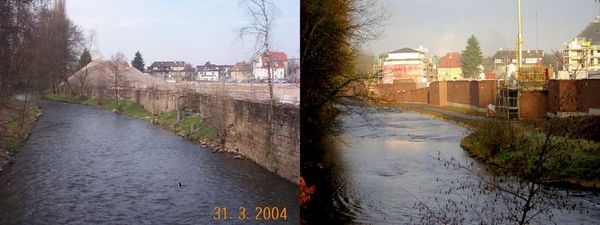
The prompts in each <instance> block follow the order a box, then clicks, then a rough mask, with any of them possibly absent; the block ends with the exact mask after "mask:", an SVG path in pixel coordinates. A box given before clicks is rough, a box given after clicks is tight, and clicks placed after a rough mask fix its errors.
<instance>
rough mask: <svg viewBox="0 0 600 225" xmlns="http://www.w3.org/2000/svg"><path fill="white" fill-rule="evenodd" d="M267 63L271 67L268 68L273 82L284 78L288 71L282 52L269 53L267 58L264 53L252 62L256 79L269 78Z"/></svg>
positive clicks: (285, 58)
mask: <svg viewBox="0 0 600 225" xmlns="http://www.w3.org/2000/svg"><path fill="white" fill-rule="evenodd" d="M267 62H268V64H270V65H271V66H270V68H271V72H272V74H273V79H274V80H277V79H284V78H285V76H286V75H287V74H286V72H287V70H288V68H287V67H288V62H287V55H286V54H285V53H283V52H269V57H267V54H266V53H263V54H261V55H260V56H259V57H258V58H257V59H256V60H255V61H254V64H253V73H254V77H255V78H256V79H259V80H262V79H268V78H269V73H268V71H269V67H268V66H267Z"/></svg>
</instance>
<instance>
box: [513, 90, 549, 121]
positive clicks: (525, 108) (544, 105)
mask: <svg viewBox="0 0 600 225" xmlns="http://www.w3.org/2000/svg"><path fill="white" fill-rule="evenodd" d="M519 106H520V107H519V117H520V118H526V119H532V118H544V117H546V112H547V111H548V91H522V92H520V96H519Z"/></svg>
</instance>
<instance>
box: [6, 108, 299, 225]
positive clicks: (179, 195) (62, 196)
mask: <svg viewBox="0 0 600 225" xmlns="http://www.w3.org/2000/svg"><path fill="white" fill-rule="evenodd" d="M38 103H39V104H40V105H41V106H42V108H43V110H44V114H43V116H42V117H41V118H40V120H39V121H38V124H37V125H36V127H35V128H34V130H33V133H32V134H31V136H30V138H29V140H28V141H27V142H26V143H25V144H24V145H23V146H22V147H21V149H20V151H19V152H18V153H17V154H16V155H15V157H14V164H13V165H12V166H9V167H8V168H6V170H5V171H3V172H2V173H1V174H0V224H209V223H213V222H214V221H213V216H214V212H215V211H214V210H215V209H214V207H228V208H229V215H228V216H229V217H232V220H230V221H227V222H224V221H221V222H224V223H225V224H235V223H236V222H237V219H238V218H237V217H238V209H239V207H245V208H247V214H248V217H249V218H250V219H251V222H252V223H253V224H254V223H256V221H254V219H255V212H254V211H255V207H257V206H261V207H265V206H269V207H278V208H279V209H283V207H286V210H287V215H286V216H287V218H286V221H287V222H288V223H289V224H298V221H299V210H300V209H299V206H298V200H297V199H298V187H297V185H295V184H292V183H291V182H289V181H287V180H285V179H283V178H280V177H278V176H276V175H274V174H272V173H270V172H268V171H267V170H266V169H264V168H262V167H260V166H258V165H257V164H256V163H254V162H252V161H249V160H237V159H234V158H233V156H231V155H227V154H214V153H211V151H209V150H207V149H203V148H201V147H200V146H198V145H196V144H193V143H190V142H188V141H186V140H185V139H183V138H181V137H179V136H176V135H174V134H173V133H171V132H169V131H167V130H164V129H161V128H159V127H156V126H154V125H151V124H148V123H146V122H143V121H140V120H136V119H131V118H128V117H125V116H122V115H118V114H115V113H112V112H108V111H103V110H99V109H96V108H94V107H89V106H83V105H75V104H65V103H55V102H47V101H39V102H38ZM180 184H181V186H180ZM279 221H281V218H279ZM258 223H265V224H271V223H273V221H258Z"/></svg>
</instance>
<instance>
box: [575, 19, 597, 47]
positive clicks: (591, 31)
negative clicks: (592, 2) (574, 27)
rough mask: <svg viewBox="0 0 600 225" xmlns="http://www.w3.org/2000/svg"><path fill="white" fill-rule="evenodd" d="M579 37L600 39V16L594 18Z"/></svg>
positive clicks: (591, 39) (593, 39) (594, 40)
mask: <svg viewBox="0 0 600 225" xmlns="http://www.w3.org/2000/svg"><path fill="white" fill-rule="evenodd" d="M577 37H581V38H585V39H586V40H589V41H593V42H596V41H600V16H598V17H596V18H594V20H593V21H592V22H591V23H589V24H588V25H587V26H586V27H585V28H584V29H583V31H581V33H579V35H577Z"/></svg>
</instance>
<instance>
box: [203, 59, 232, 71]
mask: <svg viewBox="0 0 600 225" xmlns="http://www.w3.org/2000/svg"><path fill="white" fill-rule="evenodd" d="M230 67H231V66H230V65H216V64H212V63H210V61H208V62H206V63H204V65H203V66H196V70H197V71H220V70H225V69H227V68H230Z"/></svg>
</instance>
